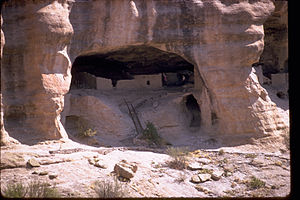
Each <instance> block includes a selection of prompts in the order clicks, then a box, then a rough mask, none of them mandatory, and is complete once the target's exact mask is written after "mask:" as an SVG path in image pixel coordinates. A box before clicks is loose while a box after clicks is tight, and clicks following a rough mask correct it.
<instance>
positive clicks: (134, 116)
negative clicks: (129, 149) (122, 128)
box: [123, 99, 144, 135]
mask: <svg viewBox="0 0 300 200" xmlns="http://www.w3.org/2000/svg"><path fill="white" fill-rule="evenodd" d="M123 100H124V102H125V104H126V106H127V108H128V112H129V116H130V117H131V119H132V121H133V124H134V127H135V130H136V132H137V134H138V135H140V134H142V133H143V131H144V128H143V126H142V124H141V121H140V119H139V117H138V115H137V113H136V110H135V108H134V107H133V105H132V103H130V104H129V103H128V102H127V101H126V100H125V99H123Z"/></svg>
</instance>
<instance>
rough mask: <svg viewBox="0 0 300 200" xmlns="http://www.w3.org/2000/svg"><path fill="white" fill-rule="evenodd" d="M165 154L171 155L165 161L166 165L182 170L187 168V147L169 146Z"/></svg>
mask: <svg viewBox="0 0 300 200" xmlns="http://www.w3.org/2000/svg"><path fill="white" fill-rule="evenodd" d="M166 152H167V154H168V155H169V156H171V157H172V160H171V161H168V162H167V165H168V166H169V167H170V168H173V169H179V170H183V169H186V168H187V165H188V160H187V155H188V153H189V151H188V149H187V148H184V147H169V148H168V149H167V151H166Z"/></svg>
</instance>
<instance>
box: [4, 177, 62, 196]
mask: <svg viewBox="0 0 300 200" xmlns="http://www.w3.org/2000/svg"><path fill="white" fill-rule="evenodd" d="M3 196H5V197H9V198H25V197H29V198H50V197H52V198H53V197H54V198H55V197H59V196H60V195H59V193H58V191H57V190H56V188H54V187H50V185H49V184H48V183H41V182H39V181H32V182H31V183H29V184H28V185H27V186H25V185H23V183H10V184H8V185H7V186H6V188H4V190H3Z"/></svg>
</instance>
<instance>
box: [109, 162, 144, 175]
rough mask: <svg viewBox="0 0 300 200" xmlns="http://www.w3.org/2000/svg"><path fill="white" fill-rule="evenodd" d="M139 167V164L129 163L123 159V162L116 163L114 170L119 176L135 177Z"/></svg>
mask: <svg viewBox="0 0 300 200" xmlns="http://www.w3.org/2000/svg"><path fill="white" fill-rule="evenodd" d="M137 169H138V168H137V165H135V164H133V163H128V162H127V161H126V160H122V161H121V162H119V163H117V164H115V167H114V171H115V173H116V174H117V175H118V176H121V177H123V178H127V179H131V178H133V177H134V174H135V172H136V171H137Z"/></svg>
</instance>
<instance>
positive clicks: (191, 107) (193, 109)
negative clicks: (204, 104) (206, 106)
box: [185, 94, 201, 127]
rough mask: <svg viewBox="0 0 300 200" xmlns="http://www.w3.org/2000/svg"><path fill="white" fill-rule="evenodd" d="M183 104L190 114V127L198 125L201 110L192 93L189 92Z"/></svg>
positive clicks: (199, 123)
mask: <svg viewBox="0 0 300 200" xmlns="http://www.w3.org/2000/svg"><path fill="white" fill-rule="evenodd" d="M185 106H186V108H187V110H188V111H189V113H190V115H191V121H190V127H200V125H201V110H200V107H199V104H198V102H197V100H196V98H195V97H194V95H192V94H190V95H188V96H187V97H186V100H185Z"/></svg>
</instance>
